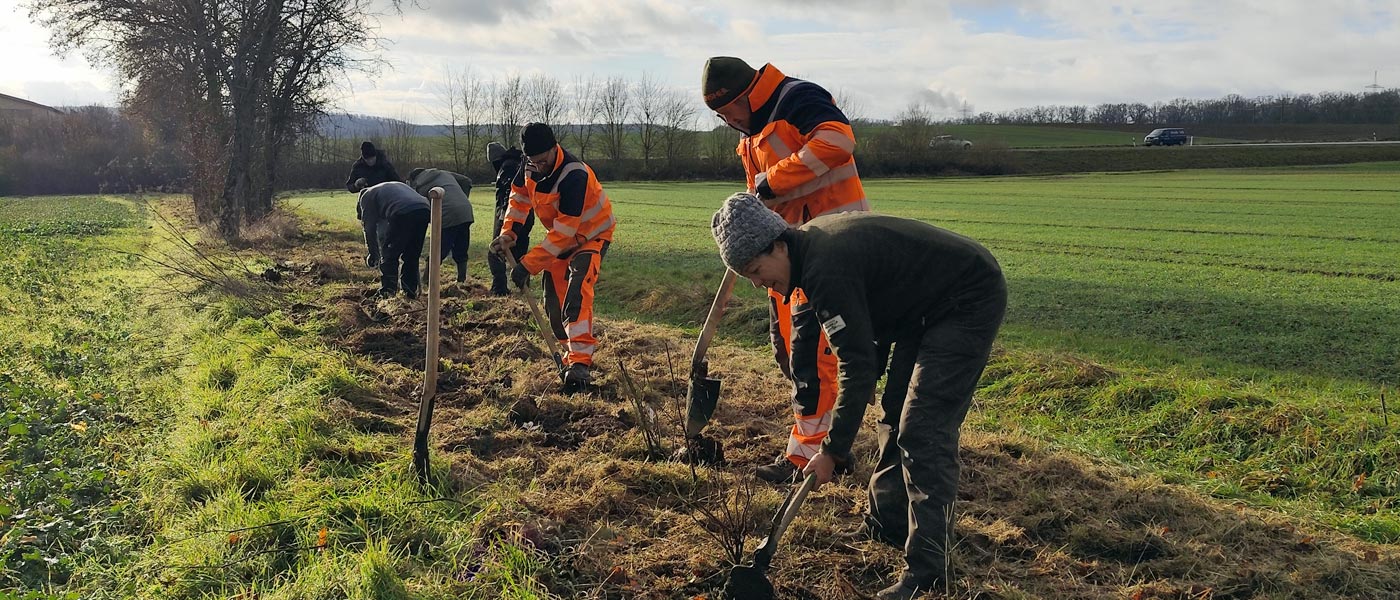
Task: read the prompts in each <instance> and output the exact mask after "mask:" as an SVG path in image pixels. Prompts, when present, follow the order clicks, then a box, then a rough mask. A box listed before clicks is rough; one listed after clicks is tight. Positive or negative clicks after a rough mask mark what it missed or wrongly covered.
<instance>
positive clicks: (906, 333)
mask: <svg viewBox="0 0 1400 600" xmlns="http://www.w3.org/2000/svg"><path fill="white" fill-rule="evenodd" d="M711 225H712V229H713V233H714V237H715V241H716V243H718V245H719V248H720V255H721V257H722V258H723V259H724V263H725V265H727V266H728V267H729V268H730V269H733V270H734V271H735V272H736V273H738V274H739V275H742V276H744V277H746V278H748V279H749V280H750V281H752V282H753V284H754V285H755V286H762V287H766V288H768V289H771V290H774V291H776V292H778V293H781V294H784V295H790V294H791V293H792V290H793V289H794V288H801V289H802V290H803V291H805V292H806V297H807V304H805V305H798V306H795V307H793V314H794V318H795V317H796V316H797V315H798V314H799V313H801V312H805V311H813V314H815V315H816V318H817V320H818V321H819V322H820V323H821V327H822V330H823V331H824V332H825V333H826V337H827V340H828V341H829V342H830V347H831V350H832V351H833V352H834V353H835V354H836V357H837V365H838V372H839V381H840V394H839V395H838V396H837V399H836V406H835V408H834V409H833V417H832V425H831V433H830V434H829V435H828V436H827V438H826V440H825V441H823V442H822V448H821V451H820V452H819V453H817V455H816V456H815V457H813V458H812V460H811V461H810V462H809V463H808V464H807V467H806V468H805V469H804V473H805V474H808V475H810V474H815V475H816V477H817V482H818V484H824V483H826V482H828V481H831V478H832V476H833V474H834V472H835V471H836V470H837V469H838V468H849V466H850V465H851V445H852V443H853V442H854V441H855V437H856V433H857V432H858V431H859V430H860V425H861V420H862V418H863V417H864V415H865V407H866V404H867V402H868V401H871V400H872V399H873V398H874V395H875V385H876V382H877V381H878V380H879V379H880V375H881V371H882V370H884V363H885V362H886V357H888V356H889V353H890V351H891V349H892V348H893V350H894V357H893V360H890V361H889V373H888V375H889V378H888V380H887V382H886V386H885V393H884V396H883V399H882V402H881V404H882V408H883V409H884V415H883V416H882V417H881V418H880V421H879V428H878V429H879V438H880V439H879V444H880V458H879V462H878V464H877V465H876V466H875V471H874V473H873V474H872V476H871V479H870V488H869V490H870V513H869V514H868V515H867V516H866V525H867V529H866V531H867V533H869V534H870V536H871V537H872V538H874V539H877V540H880V541H884V542H886V543H889V544H891V545H894V546H896V547H900V548H903V550H904V558H905V569H904V571H903V573H901V574H900V577H899V580H898V581H897V582H896V583H895V584H894V585H892V586H890V587H889V588H887V589H885V590H882V591H881V592H880V593H879V594H878V595H877V596H876V597H877V598H882V599H888V598H898V599H908V598H913V597H915V596H916V595H918V594H921V593H923V592H925V591H930V590H933V589H941V588H942V587H943V586H944V585H945V584H946V582H947V581H948V580H949V577H950V575H951V573H950V569H949V565H948V554H947V549H948V548H949V546H950V545H951V544H950V542H951V540H953V539H954V538H953V531H952V527H953V501H954V499H955V498H956V497H957V489H958V473H959V465H958V435H959V429H960V428H961V426H962V422H963V419H964V418H965V417H966V416H967V410H968V407H969V405H971V403H972V393H973V390H974V389H976V387H977V380H978V379H979V378H980V377H981V375H982V370H983V368H984V367H986V364H987V357H988V355H989V354H990V353H991V349H992V340H993V339H994V338H995V337H996V334H997V330H998V329H999V328H1000V326H1001V321H1002V317H1003V315H1004V314H1005V312H1006V281H1005V279H1003V277H1002V273H1001V267H1000V266H999V265H998V264H997V261H996V259H995V258H993V257H992V254H991V253H990V252H988V251H987V249H986V248H984V247H982V246H981V245H980V244H978V243H977V242H975V241H973V240H971V239H969V238H966V237H963V236H961V235H958V234H956V233H953V232H951V231H947V230H944V229H939V228H937V227H934V226H932V225H929V224H926V223H923V222H920V221H914V220H909V219H901V218H897V217H890V216H885V215H878V214H872V213H861V212H857V213H842V214H834V215H829V216H823V217H817V218H815V219H812V220H811V221H808V222H807V223H806V224H804V225H802V226H801V227H796V228H793V227H790V226H789V225H788V224H787V223H786V222H785V221H784V220H783V218H782V217H780V216H778V215H777V214H776V213H774V212H773V211H771V210H769V209H768V208H767V207H766V206H764V205H763V202H762V201H760V200H759V199H758V197H756V196H754V195H752V194H746V193H740V194H735V195H733V196H731V197H730V198H729V199H728V200H727V201H725V203H724V206H723V207H722V208H721V209H720V211H719V212H717V213H715V216H714V220H713V221H712V224H711ZM815 343H817V340H800V339H797V340H794V341H793V345H794V346H795V347H796V346H797V345H799V344H815ZM793 354H794V355H797V354H798V353H797V352H796V351H794V352H793Z"/></svg>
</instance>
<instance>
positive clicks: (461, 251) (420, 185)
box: [408, 168, 476, 283]
mask: <svg viewBox="0 0 1400 600" xmlns="http://www.w3.org/2000/svg"><path fill="white" fill-rule="evenodd" d="M408 185H409V186H410V187H412V188H413V189H414V190H416V191H417V192H418V194H419V195H420V196H423V197H424V198H427V197H428V190H431V189H433V188H434V187H440V188H442V190H443V192H442V256H439V257H438V259H437V260H438V262H439V263H441V262H442V261H444V260H447V257H448V255H451V256H452V260H453V261H454V262H456V263H457V283H465V282H466V281H467V248H468V246H470V245H471V239H472V223H473V222H474V221H475V220H476V219H475V217H474V216H473V215H472V203H471V200H470V195H471V191H472V180H471V179H468V178H467V176H466V175H462V174H460V173H453V172H452V171H447V170H444V169H423V168H418V169H414V170H412V171H409V173H408ZM429 260H431V259H429Z"/></svg>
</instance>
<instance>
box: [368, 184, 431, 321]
mask: <svg viewBox="0 0 1400 600" xmlns="http://www.w3.org/2000/svg"><path fill="white" fill-rule="evenodd" d="M356 210H357V212H358V213H359V214H360V223H361V224H362V225H363V226H364V231H365V247H366V248H367V249H368V250H369V253H368V254H367V255H366V256H365V265H367V266H369V267H376V266H377V267H379V274H380V279H379V295H380V296H386V297H387V296H393V295H394V293H395V292H397V291H399V289H400V284H402V289H403V294H404V297H406V298H409V299H413V298H417V297H418V257H419V256H421V255H422V254H423V237H424V236H425V235H427V233H428V221H429V219H430V218H431V217H432V210H431V206H430V205H429V204H428V199H427V198H424V197H423V196H420V195H418V192H416V191H414V190H413V188H411V187H409V186H408V184H406V183H403V182H401V181H387V182H384V183H381V184H379V185H375V186H370V187H368V188H366V189H365V190H364V191H362V192H361V193H360V201H359V203H358V204H357V205H356ZM381 223H387V226H386V227H384V228H383V230H384V232H383V240H382V242H381V240H380V236H379V229H380V224H381ZM381 252H382V254H381ZM400 261H402V265H400Z"/></svg>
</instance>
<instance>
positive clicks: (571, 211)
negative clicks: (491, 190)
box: [501, 144, 617, 274]
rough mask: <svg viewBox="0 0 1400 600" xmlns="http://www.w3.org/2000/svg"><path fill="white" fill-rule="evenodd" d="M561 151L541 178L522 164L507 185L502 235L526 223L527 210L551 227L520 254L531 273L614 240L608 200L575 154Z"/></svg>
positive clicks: (546, 226) (512, 232)
mask: <svg viewBox="0 0 1400 600" xmlns="http://www.w3.org/2000/svg"><path fill="white" fill-rule="evenodd" d="M554 147H555V148H558V149H559V157H560V159H559V164H558V165H556V166H555V167H554V171H553V172H551V173H550V174H549V175H548V176H546V177H545V178H543V179H540V180H536V179H535V178H534V177H530V176H528V175H527V174H526V172H525V169H524V167H523V165H522V167H521V169H520V171H518V172H517V173H516V174H515V179H514V180H513V181H511V185H510V201H509V204H510V206H509V208H507V209H506V214H505V219H504V222H503V223H502V224H501V233H503V234H505V233H510V234H515V233H516V229H517V228H522V227H524V225H525V220H526V217H527V216H528V215H529V214H530V211H531V210H534V211H535V216H536V217H539V219H540V223H541V224H542V225H544V226H545V228H546V229H548V230H549V233H548V234H547V235H545V238H544V241H543V242H541V243H540V245H538V246H535V247H534V248H532V249H530V251H529V252H527V253H525V256H523V257H521V259H520V264H521V265H522V266H524V267H525V270H527V271H529V272H530V273H531V274H535V273H539V272H540V271H543V270H544V269H545V267H547V266H549V263H550V262H551V261H553V260H556V259H564V258H568V257H569V256H570V255H572V254H573V253H574V251H576V250H578V249H579V248H580V247H582V246H583V245H584V244H587V243H589V242H593V241H606V242H611V241H612V235H613V229H614V228H615V227H616V226H617V221H616V220H615V219H614V218H613V212H612V203H611V202H609V201H608V195H607V194H605V193H603V185H602V184H600V183H598V177H597V176H596V175H594V174H593V169H590V168H588V165H586V164H584V163H583V161H581V160H579V159H578V158H575V157H574V155H572V154H570V153H568V152H566V151H564V149H563V148H560V147H559V146H558V145H557V144H556V145H555V146H554Z"/></svg>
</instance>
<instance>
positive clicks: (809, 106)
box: [700, 56, 870, 483]
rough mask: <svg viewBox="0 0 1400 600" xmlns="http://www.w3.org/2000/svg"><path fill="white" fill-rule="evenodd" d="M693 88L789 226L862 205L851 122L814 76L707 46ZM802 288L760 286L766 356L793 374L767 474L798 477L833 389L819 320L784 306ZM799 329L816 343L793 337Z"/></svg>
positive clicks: (753, 187) (825, 421)
mask: <svg viewBox="0 0 1400 600" xmlns="http://www.w3.org/2000/svg"><path fill="white" fill-rule="evenodd" d="M700 88H701V92H702V93H703V94H704V101H705V105H706V106H707V107H709V108H710V109H711V110H714V111H715V116H717V117H719V118H720V119H722V120H723V121H724V122H725V124H727V125H729V126H730V127H731V128H733V129H735V130H736V131H738V132H739V133H740V134H742V137H740V138H739V145H738V147H737V149H736V153H737V154H738V155H739V160H740V162H741V163H742V164H743V165H744V174H745V176H746V178H747V184H748V190H749V192H750V193H753V194H755V195H757V196H758V197H759V198H761V199H762V200H763V202H764V204H766V205H767V206H768V207H769V208H771V209H772V210H773V211H774V212H776V213H778V215H779V216H781V217H782V218H783V220H784V221H787V222H788V223H790V224H792V225H794V226H796V225H801V224H803V223H806V222H807V221H809V220H811V219H813V218H815V217H820V216H822V215H830V214H836V213H842V212H851V211H869V210H870V202H869V201H868V200H866V197H865V189H864V187H863V186H862V184H861V181H860V175H859V174H858V173H857V172H856V160H855V157H854V156H853V155H852V152H854V150H855V147H856V137H855V131H854V130H852V129H851V123H850V120H849V119H847V118H846V114H845V113H843V112H842V111H841V108H840V107H838V106H836V103H835V101H834V100H833V99H832V96H831V94H830V93H829V92H827V91H826V90H825V89H823V88H822V87H821V86H819V85H817V84H815V83H812V82H810V81H804V80H802V79H797V78H795V77H788V76H787V75H784V74H783V72H782V71H779V70H778V68H777V67H776V66H773V65H772V64H766V65H763V66H762V67H760V68H758V69H754V68H753V67H752V66H749V64H748V63H747V62H745V61H744V60H743V59H740V58H735V57H732V56H715V57H712V58H710V59H709V60H707V61H705V68H704V71H703V72H702V73H701V76H700ZM802 294H803V291H802V290H800V289H799V290H796V291H795V292H793V293H792V294H786V295H785V294H778V293H776V292H770V293H769V294H768V296H769V303H768V309H769V313H768V314H769V337H770V338H771V340H772V344H773V357H774V359H776V360H777V362H778V365H779V367H780V368H782V369H784V371H787V370H789V369H791V376H792V377H794V378H795V380H796V381H797V382H798V385H797V387H796V388H795V390H794V392H793V397H792V412H793V424H792V428H791V430H790V433H789V434H788V440H787V447H786V448H784V450H783V452H782V454H779V455H778V457H777V460H775V461H774V462H772V463H770V464H766V465H763V466H760V467H758V468H756V469H754V475H755V476H757V477H758V478H759V479H763V480H765V481H769V482H773V483H782V482H795V481H797V480H798V479H799V477H798V472H799V471H801V470H802V467H804V466H806V465H807V461H808V460H810V459H811V457H812V455H814V454H816V453H817V451H818V450H819V449H820V448H821V444H822V440H823V439H824V438H825V437H826V434H827V431H828V430H829V429H830V427H831V417H830V412H831V407H832V406H833V405H834V403H835V401H836V396H837V394H838V393H839V391H840V390H839V388H840V385H839V384H838V382H837V380H836V358H835V356H833V355H832V354H831V352H829V351H828V346H827V343H826V341H825V340H822V339H821V335H822V334H821V329H820V327H818V324H817V323H815V322H813V321H812V320H811V319H810V318H808V319H803V318H799V317H798V316H797V315H796V314H795V313H794V312H793V310H792V302H797V303H801V302H802ZM789 300H791V301H789ZM804 336H805V337H808V338H815V339H816V341H815V343H806V344H797V343H796V340H797V338H801V337H804ZM809 341H810V340H809ZM799 352H805V353H806V355H804V356H798V353H799Z"/></svg>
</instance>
